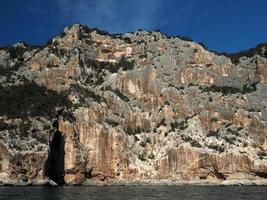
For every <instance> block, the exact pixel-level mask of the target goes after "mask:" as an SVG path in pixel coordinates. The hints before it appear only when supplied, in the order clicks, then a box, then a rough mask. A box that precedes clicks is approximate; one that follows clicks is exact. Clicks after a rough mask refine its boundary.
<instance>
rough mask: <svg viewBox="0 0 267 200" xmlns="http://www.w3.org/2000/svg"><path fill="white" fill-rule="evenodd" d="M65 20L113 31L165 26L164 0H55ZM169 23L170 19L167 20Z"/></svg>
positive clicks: (60, 14) (62, 18)
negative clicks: (163, 21) (163, 20)
mask: <svg viewBox="0 0 267 200" xmlns="http://www.w3.org/2000/svg"><path fill="white" fill-rule="evenodd" d="M54 1H55V2H56V5H57V7H58V9H59V12H60V13H59V17H60V18H61V20H66V19H68V20H71V21H77V22H80V23H83V24H87V25H89V26H96V27H100V28H102V29H106V30H109V31H112V32H125V31H131V30H136V29H138V28H144V29H154V28H159V27H160V26H161V25H162V20H161V17H162V16H161V15H162V8H164V0H92V1H91V0H54ZM165 22H166V20H165Z"/></svg>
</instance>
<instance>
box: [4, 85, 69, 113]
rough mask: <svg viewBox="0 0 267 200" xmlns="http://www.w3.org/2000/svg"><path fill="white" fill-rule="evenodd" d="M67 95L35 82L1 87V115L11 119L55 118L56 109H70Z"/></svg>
mask: <svg viewBox="0 0 267 200" xmlns="http://www.w3.org/2000/svg"><path fill="white" fill-rule="evenodd" d="M71 105H72V104H71V102H70V101H69V100H68V98H67V96H66V94H64V93H57V92H55V91H53V90H49V89H46V88H45V87H44V86H39V85H37V84H36V83H34V82H28V83H25V84H24V85H13V86H7V87H3V86H0V115H6V116H7V117H11V118H27V117H28V116H33V117H36V116H45V117H48V118H51V117H55V115H56V110H55V109H56V107H58V106H62V107H70V106H71Z"/></svg>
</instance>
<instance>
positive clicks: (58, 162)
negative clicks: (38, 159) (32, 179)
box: [45, 130, 65, 185]
mask: <svg viewBox="0 0 267 200" xmlns="http://www.w3.org/2000/svg"><path fill="white" fill-rule="evenodd" d="M64 146H65V140H64V137H63V136H62V135H61V133H60V132H59V131H58V130H57V131H56V132H55V133H54V136H53V139H52V141H51V143H50V152H49V155H48V160H47V162H46V166H45V175H46V176H48V177H49V178H50V179H51V180H53V181H54V182H56V183H57V184H58V185H63V184H64V156H65V152H64Z"/></svg>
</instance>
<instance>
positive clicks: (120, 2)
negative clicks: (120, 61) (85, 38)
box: [0, 0, 267, 52]
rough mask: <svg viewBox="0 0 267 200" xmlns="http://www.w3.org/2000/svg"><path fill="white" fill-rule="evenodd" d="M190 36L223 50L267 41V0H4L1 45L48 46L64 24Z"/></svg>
mask: <svg viewBox="0 0 267 200" xmlns="http://www.w3.org/2000/svg"><path fill="white" fill-rule="evenodd" d="M77 22H79V23H82V24H86V25H88V26H89V27H98V28H100V29H105V30H107V31H110V32H126V31H133V30H137V29H139V28H143V29H146V30H153V29H160V30H161V31H162V32H164V33H167V34H169V35H185V36H189V37H191V38H192V39H193V40H195V41H198V42H203V43H205V44H206V46H207V47H208V48H209V49H211V50H215V51H219V52H223V51H226V52H236V51H240V50H244V49H247V48H250V47H254V46H256V45H257V44H258V43H261V42H267V1H266V0H0V46H5V45H10V44H13V43H15V42H17V41H25V42H27V43H31V44H44V43H46V41H47V40H48V39H50V38H52V37H54V36H55V35H57V34H58V33H60V32H61V31H62V30H63V28H64V27H66V26H68V25H70V24H73V23H77Z"/></svg>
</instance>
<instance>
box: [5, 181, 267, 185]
mask: <svg viewBox="0 0 267 200" xmlns="http://www.w3.org/2000/svg"><path fill="white" fill-rule="evenodd" d="M144 185H145V186H267V180H266V179H261V180H225V181H217V180H213V181H203V180H202V181H199V180H191V181H182V180H181V181H178V180H144V181H139V180H136V181H89V180H88V181H86V182H84V183H82V184H79V185H76V186H144ZM0 186H58V185H57V184H56V183H55V182H53V181H51V180H43V181H40V180H39V181H34V182H15V181H3V180H0Z"/></svg>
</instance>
